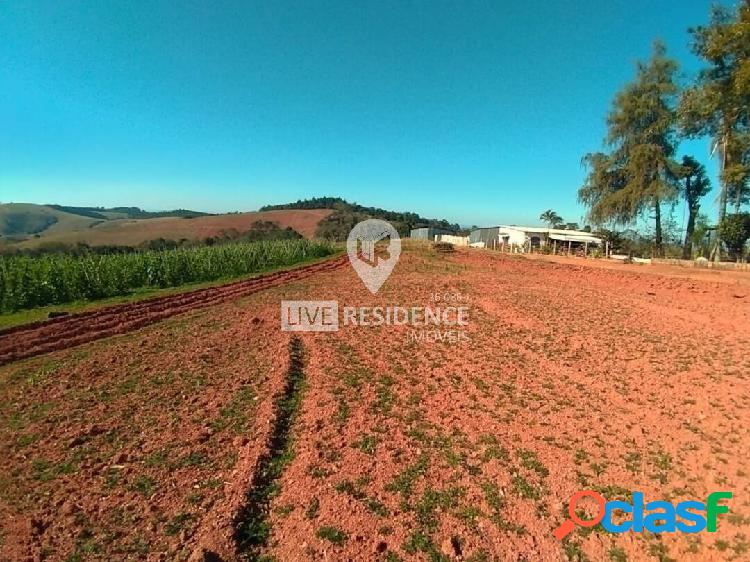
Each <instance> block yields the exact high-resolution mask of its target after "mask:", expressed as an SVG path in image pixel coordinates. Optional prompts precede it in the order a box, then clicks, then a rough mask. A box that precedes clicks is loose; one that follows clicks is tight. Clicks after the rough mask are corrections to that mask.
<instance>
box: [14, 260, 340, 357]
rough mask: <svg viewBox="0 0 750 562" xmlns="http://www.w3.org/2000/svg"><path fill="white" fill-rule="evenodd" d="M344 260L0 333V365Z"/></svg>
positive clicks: (333, 266) (128, 328)
mask: <svg viewBox="0 0 750 562" xmlns="http://www.w3.org/2000/svg"><path fill="white" fill-rule="evenodd" d="M347 263H348V259H347V258H346V256H340V257H338V258H334V259H328V260H325V261H323V262H319V263H313V264H310V265H306V266H301V267H295V268H291V269H286V270H282V271H276V272H274V273H269V274H266V275H259V276H257V277H253V278H251V279H247V280H244V281H236V282H234V283H228V284H225V285H221V286H217V287H208V288H205V289H197V290H194V291H187V292H181V293H178V294H174V295H167V296H163V297H154V298H149V299H144V300H141V301H137V302H134V303H129V304H122V305H117V306H110V307H106V308H99V309H95V310H92V311H89V312H81V313H77V314H71V315H69V316H62V317H58V318H55V319H52V320H44V321H40V322H34V323H31V324H24V325H19V326H14V327H12V328H8V329H5V330H0V364H3V363H7V362H9V361H14V360H17V359H24V358H26V357H33V356H34V355H39V354H41V353H46V352H49V351H54V350H57V349H65V348H67V347H71V346H74V345H80V344H82V343H86V342H90V341H94V340H98V339H101V338H105V337H109V336H113V335H115V334H123V333H125V332H130V331H132V330H135V329H137V328H141V327H143V326H147V325H149V324H153V323H154V322H158V321H160V320H164V319H165V318H170V317H171V316H175V315H177V314H183V313H184V312H187V311H189V310H193V309H196V308H201V307H205V306H211V305H215V304H218V303H221V302H225V301H228V300H232V299H237V298H239V297H243V296H247V295H250V294H252V293H256V292H258V291H262V290H263V289H267V288H268V287H271V286H274V285H282V284H284V283H289V282H291V281H294V280H297V279H303V278H305V277H307V276H309V275H314V274H315V273H319V272H322V271H331V270H333V269H337V268H339V267H342V266H343V265H346V264H347Z"/></svg>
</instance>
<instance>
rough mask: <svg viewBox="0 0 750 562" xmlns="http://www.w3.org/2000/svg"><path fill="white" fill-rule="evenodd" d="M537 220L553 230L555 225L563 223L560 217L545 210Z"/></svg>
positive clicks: (551, 211)
mask: <svg viewBox="0 0 750 562" xmlns="http://www.w3.org/2000/svg"><path fill="white" fill-rule="evenodd" d="M539 220H540V221H542V222H546V223H547V224H548V225H549V227H550V228H555V227H556V226H557V225H559V224H562V222H563V219H562V217H561V216H560V215H558V214H557V213H556V212H555V211H553V210H552V209H547V210H546V211H544V212H543V213H542V214H541V215H539Z"/></svg>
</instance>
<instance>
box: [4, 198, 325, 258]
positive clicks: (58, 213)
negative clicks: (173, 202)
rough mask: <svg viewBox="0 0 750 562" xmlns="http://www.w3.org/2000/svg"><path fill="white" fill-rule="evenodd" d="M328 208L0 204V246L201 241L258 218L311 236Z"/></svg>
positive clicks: (242, 229) (244, 228)
mask: <svg viewBox="0 0 750 562" xmlns="http://www.w3.org/2000/svg"><path fill="white" fill-rule="evenodd" d="M331 213H332V211H331V210H329V209H317V210H286V211H270V212H254V213H231V214H223V215H214V214H209V213H200V212H197V211H188V210H184V209H178V210H174V211H163V212H149V211H143V210H142V209H140V208H138V207H114V208H105V207H68V206H64V205H34V204H31V203H6V204H0V245H3V244H12V246H15V247H18V248H36V247H40V246H44V245H50V244H69V245H74V244H76V243H79V242H80V243H84V244H88V245H90V246H137V245H140V244H143V243H144V242H149V241H151V240H156V239H159V238H163V239H165V240H176V241H179V240H183V239H184V240H204V239H206V238H211V237H217V236H221V235H222V233H233V234H237V233H245V232H247V231H248V230H250V229H251V227H252V226H253V224H254V223H256V222H257V221H264V222H273V223H277V224H278V225H279V227H281V228H282V229H286V228H291V229H293V230H295V231H296V232H299V233H300V234H302V235H303V236H305V237H306V238H312V237H313V236H314V235H315V232H316V230H317V227H318V223H319V222H320V221H322V220H323V219H325V218H326V217H327V216H328V215H330V214H331Z"/></svg>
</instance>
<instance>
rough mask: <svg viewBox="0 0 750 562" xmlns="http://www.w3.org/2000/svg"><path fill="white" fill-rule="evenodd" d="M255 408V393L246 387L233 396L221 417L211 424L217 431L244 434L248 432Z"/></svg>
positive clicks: (220, 413) (220, 412)
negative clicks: (226, 430)
mask: <svg viewBox="0 0 750 562" xmlns="http://www.w3.org/2000/svg"><path fill="white" fill-rule="evenodd" d="M254 406H255V392H253V389H252V388H250V387H248V386H245V387H243V388H241V389H239V390H238V391H237V392H235V393H234V395H233V396H232V401H231V402H230V403H229V404H228V405H227V406H225V407H224V408H222V409H221V410H220V411H219V417H218V418H217V419H215V420H214V421H213V422H211V427H212V428H213V429H214V430H215V431H222V430H224V429H227V428H228V429H230V430H231V431H232V432H233V433H236V434H242V433H245V432H246V431H247V430H248V422H249V420H250V416H249V414H250V413H251V412H252V411H253V409H254Z"/></svg>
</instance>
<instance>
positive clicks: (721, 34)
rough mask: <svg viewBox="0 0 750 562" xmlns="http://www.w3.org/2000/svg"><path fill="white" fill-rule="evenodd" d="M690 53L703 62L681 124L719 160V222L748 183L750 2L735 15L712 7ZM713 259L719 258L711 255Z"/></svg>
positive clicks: (686, 96)
mask: <svg viewBox="0 0 750 562" xmlns="http://www.w3.org/2000/svg"><path fill="white" fill-rule="evenodd" d="M690 33H691V34H692V36H693V44H692V49H693V52H694V53H695V54H696V55H697V56H698V57H700V58H702V59H703V60H704V61H705V62H706V63H707V65H708V66H707V67H706V68H704V69H703V70H702V71H701V72H700V73H699V75H698V78H697V81H696V83H695V84H694V85H693V86H691V87H690V88H688V89H686V90H685V92H684V93H683V95H682V99H681V100H680V108H679V115H680V125H681V128H682V130H683V133H684V134H685V135H686V136H688V137H701V136H705V135H708V136H710V137H711V138H712V140H713V147H712V151H713V152H715V153H716V154H717V156H718V159H719V166H720V181H721V190H720V192H719V221H718V222H719V224H720V223H721V222H722V221H723V219H724V217H725V215H726V209H727V203H731V204H733V205H734V207H735V211H739V209H740V206H741V205H742V204H743V203H744V202H746V201H747V197H748V180H749V179H750V0H742V2H741V3H740V5H739V6H738V8H737V11H736V13H732V12H730V11H728V10H727V9H726V8H722V7H720V6H714V7H713V8H712V11H711V17H710V22H709V24H708V25H706V26H700V27H696V28H693V29H690ZM715 257H716V259H719V255H718V252H716V251H715Z"/></svg>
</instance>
